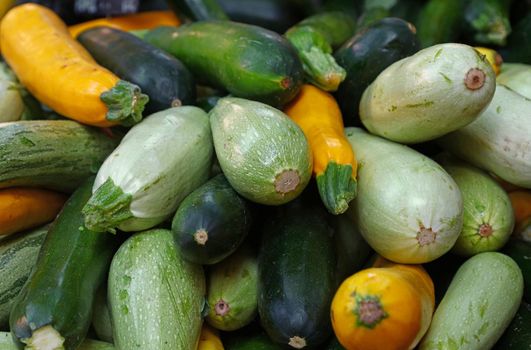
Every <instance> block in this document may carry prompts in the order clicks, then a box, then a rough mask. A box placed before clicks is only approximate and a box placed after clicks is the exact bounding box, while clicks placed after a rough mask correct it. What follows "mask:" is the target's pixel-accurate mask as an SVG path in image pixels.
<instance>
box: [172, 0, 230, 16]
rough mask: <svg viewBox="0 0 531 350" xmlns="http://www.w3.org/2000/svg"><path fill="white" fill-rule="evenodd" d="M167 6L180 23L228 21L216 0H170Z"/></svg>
mask: <svg viewBox="0 0 531 350" xmlns="http://www.w3.org/2000/svg"><path fill="white" fill-rule="evenodd" d="M168 4H169V5H170V7H171V8H172V9H173V11H174V12H175V13H176V14H177V16H178V17H179V18H180V19H181V20H182V21H184V20H186V19H190V20H192V21H204V20H208V19H219V20H228V19H229V18H228V17H227V14H226V13H225V12H224V11H223V8H222V7H221V5H220V2H219V1H217V0H170V1H168Z"/></svg>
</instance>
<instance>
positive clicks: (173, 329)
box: [108, 229, 205, 350]
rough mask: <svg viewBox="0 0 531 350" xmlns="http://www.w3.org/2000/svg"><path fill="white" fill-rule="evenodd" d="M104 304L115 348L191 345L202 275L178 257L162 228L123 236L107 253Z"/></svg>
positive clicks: (189, 349)
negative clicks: (110, 253)
mask: <svg viewBox="0 0 531 350" xmlns="http://www.w3.org/2000/svg"><path fill="white" fill-rule="evenodd" d="M108 283H109V290H108V296H109V305H110V310H111V318H112V325H113V338H114V344H115V346H116V348H117V349H119V350H132V349H139V350H140V349H141V350H163V349H168V350H177V349H179V350H196V347H197V343H198V341H199V335H200V332H201V325H202V322H203V319H202V316H201V312H202V310H203V306H204V301H205V277H204V274H203V269H202V267H201V265H195V264H192V263H189V262H187V261H186V260H184V259H183V258H182V257H181V255H180V253H179V251H178V250H177V249H176V248H175V245H174V244H173V237H172V234H171V232H170V231H168V230H160V229H159V230H150V231H145V232H141V233H137V234H135V235H134V236H132V237H131V238H129V239H128V240H127V241H126V242H125V243H124V244H123V245H122V246H121V247H120V249H119V250H118V252H117V253H116V255H115V256H114V258H113V261H112V264H111V269H110V272H109V282H108Z"/></svg>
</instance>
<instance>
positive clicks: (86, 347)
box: [0, 332, 115, 350]
mask: <svg viewBox="0 0 531 350" xmlns="http://www.w3.org/2000/svg"><path fill="white" fill-rule="evenodd" d="M0 349H2V350H19V348H18V347H17V345H16V344H15V342H13V338H12V337H11V333H9V332H0ZM114 349H115V347H114V345H112V344H110V343H105V342H102V341H97V340H92V339H85V340H84V341H83V343H81V345H80V346H79V347H78V348H77V349H76V350H114Z"/></svg>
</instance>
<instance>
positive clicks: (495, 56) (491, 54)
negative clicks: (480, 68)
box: [474, 47, 503, 81]
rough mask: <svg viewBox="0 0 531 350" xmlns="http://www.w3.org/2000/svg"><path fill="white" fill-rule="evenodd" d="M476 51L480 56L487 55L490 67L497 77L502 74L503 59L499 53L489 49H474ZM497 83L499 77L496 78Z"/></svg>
mask: <svg viewBox="0 0 531 350" xmlns="http://www.w3.org/2000/svg"><path fill="white" fill-rule="evenodd" d="M474 49H475V50H476V51H478V52H479V53H480V54H482V55H485V58H486V59H487V61H488V62H489V63H490V66H491V67H492V70H494V73H496V75H498V74H500V69H501V66H502V64H503V58H502V57H501V55H500V54H499V53H498V52H496V50H493V49H489V48H487V47H474ZM496 81H498V77H496Z"/></svg>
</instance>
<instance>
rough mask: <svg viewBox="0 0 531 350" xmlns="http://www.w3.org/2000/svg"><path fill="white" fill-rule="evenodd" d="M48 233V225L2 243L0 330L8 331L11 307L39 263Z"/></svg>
mask: <svg viewBox="0 0 531 350" xmlns="http://www.w3.org/2000/svg"><path fill="white" fill-rule="evenodd" d="M46 232H48V226H47V225H45V226H42V227H39V228H37V229H34V230H30V231H27V232H21V233H18V234H17V235H15V236H11V237H10V238H9V239H7V240H4V241H2V242H0V276H2V278H1V279H0V330H2V329H7V326H8V323H9V312H10V311H11V306H12V305H13V302H14V301H15V298H16V296H17V295H18V294H19V293H20V290H21V289H22V286H23V285H24V283H26V280H27V279H28V277H29V275H30V272H31V270H32V269H33V266H34V265H35V262H36V261H37V255H38V253H39V250H40V249H41V245H42V242H44V238H45V237H46Z"/></svg>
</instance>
